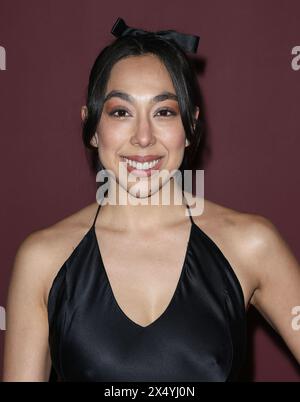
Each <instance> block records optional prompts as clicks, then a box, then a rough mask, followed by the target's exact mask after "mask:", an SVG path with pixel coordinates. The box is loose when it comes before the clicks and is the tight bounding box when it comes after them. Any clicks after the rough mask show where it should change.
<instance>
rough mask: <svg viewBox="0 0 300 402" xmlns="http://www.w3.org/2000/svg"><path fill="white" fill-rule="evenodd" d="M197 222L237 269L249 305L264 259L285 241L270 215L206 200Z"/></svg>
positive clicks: (257, 285)
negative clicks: (272, 249)
mask: <svg viewBox="0 0 300 402" xmlns="http://www.w3.org/2000/svg"><path fill="white" fill-rule="evenodd" d="M195 223H196V224H198V225H199V226H200V228H201V229H203V230H204V232H205V233H206V234H207V235H208V236H209V237H210V238H211V239H212V240H213V241H214V242H215V243H216V245H217V246H218V247H219V248H220V250H221V251H222V252H223V254H224V256H225V257H226V258H227V260H228V261H229V263H230V264H231V266H232V268H233V269H234V271H235V273H236V275H237V277H238V279H239V281H240V284H241V286H242V289H243V291H244V296H245V301H246V305H248V304H249V302H250V301H251V298H252V296H253V294H254V292H255V290H256V289H257V288H258V287H259V286H260V283H261V280H262V277H263V276H264V267H265V266H266V265H265V264H264V260H265V258H266V255H267V253H268V252H270V248H274V247H276V245H277V246H278V244H279V243H280V242H282V241H283V239H282V237H281V236H280V234H279V231H278V229H277V228H276V226H275V225H274V223H272V222H271V221H270V220H269V219H268V218H266V217H265V216H263V215H260V214H256V213H249V212H245V211H240V210H236V209H233V208H229V207H227V206H224V205H221V204H217V203H215V202H212V201H210V200H205V204H204V212H203V214H202V215H200V216H199V217H196V219H195Z"/></svg>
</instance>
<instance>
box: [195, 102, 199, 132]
mask: <svg viewBox="0 0 300 402" xmlns="http://www.w3.org/2000/svg"><path fill="white" fill-rule="evenodd" d="M198 116H199V107H198V106H197V105H196V110H195V114H194V121H196V120H197V119H198ZM195 126H196V123H194V128H195Z"/></svg>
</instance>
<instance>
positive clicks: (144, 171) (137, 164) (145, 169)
mask: <svg viewBox="0 0 300 402" xmlns="http://www.w3.org/2000/svg"><path fill="white" fill-rule="evenodd" d="M135 159H139V161H138V160H134V159H130V158H127V157H125V156H121V160H122V162H126V166H127V171H128V172H129V173H133V174H134V175H137V176H150V175H151V174H152V173H154V172H155V171H158V170H159V168H160V167H161V165H162V162H163V157H162V156H156V159H154V158H151V159H150V156H149V157H136V158H135ZM143 159H144V161H141V160H143ZM145 159H149V160H148V161H145Z"/></svg>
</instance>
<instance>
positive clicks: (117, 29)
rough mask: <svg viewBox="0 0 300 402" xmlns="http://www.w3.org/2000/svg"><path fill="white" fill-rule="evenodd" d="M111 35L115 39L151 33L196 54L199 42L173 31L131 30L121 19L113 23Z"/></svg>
mask: <svg viewBox="0 0 300 402" xmlns="http://www.w3.org/2000/svg"><path fill="white" fill-rule="evenodd" d="M111 33H112V34H113V35H114V36H116V37H119V36H125V35H132V36H136V35H142V34H147V33H153V34H155V35H157V36H161V37H163V38H165V39H173V40H174V41H175V42H176V43H177V44H178V45H179V46H180V47H181V48H182V49H183V50H185V51H186V52H191V53H196V52H197V48H198V43H199V40H200V37H199V36H197V35H187V34H183V33H180V32H177V31H174V30H167V31H156V32H149V31H144V30H143V29H136V28H131V27H129V26H128V25H127V24H126V23H125V21H124V20H123V18H120V17H119V18H118V19H117V21H116V22H115V23H114V25H113V27H112V29H111Z"/></svg>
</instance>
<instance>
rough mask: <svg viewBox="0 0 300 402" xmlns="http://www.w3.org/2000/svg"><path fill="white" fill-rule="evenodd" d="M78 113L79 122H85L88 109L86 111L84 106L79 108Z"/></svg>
mask: <svg viewBox="0 0 300 402" xmlns="http://www.w3.org/2000/svg"><path fill="white" fill-rule="evenodd" d="M80 112H81V120H82V121H84V120H86V119H87V117H88V109H87V107H86V106H85V105H84V106H82V107H81V111H80Z"/></svg>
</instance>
